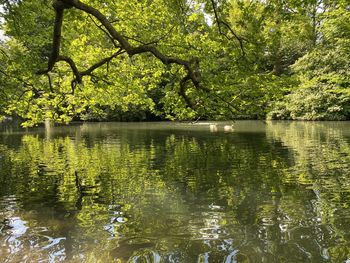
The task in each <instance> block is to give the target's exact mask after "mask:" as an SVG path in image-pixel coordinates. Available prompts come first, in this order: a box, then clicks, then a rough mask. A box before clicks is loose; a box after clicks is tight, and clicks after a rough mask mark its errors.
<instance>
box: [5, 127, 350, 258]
mask: <svg viewBox="0 0 350 263" xmlns="http://www.w3.org/2000/svg"><path fill="white" fill-rule="evenodd" d="M223 125H224V123H219V125H218V132H210V130H209V125H208V124H205V123H198V124H196V125H191V124H178V123H162V124H161V123H149V124H146V123H137V124H132V123H131V124H120V123H108V124H106V123H102V124H101V123H97V124H76V125H72V126H67V127H55V128H51V129H46V130H45V129H44V128H38V129H31V130H20V129H14V128H11V127H8V126H4V125H2V126H1V133H0V262H60V261H65V262H136V263H139V262H156V263H161V262H181V263H182V262H183V263H191V262H194V263H201V262H212V263H216V262H220V263H221V262H222V263H231V262H268V263H270V262H278V263H280V262H317V263H319V262H347V263H349V262H350V123H349V122H333V123H332V122H308V123H305V122H267V123H263V122H258V121H239V122H235V123H234V125H233V126H234V131H233V132H224V131H223Z"/></svg>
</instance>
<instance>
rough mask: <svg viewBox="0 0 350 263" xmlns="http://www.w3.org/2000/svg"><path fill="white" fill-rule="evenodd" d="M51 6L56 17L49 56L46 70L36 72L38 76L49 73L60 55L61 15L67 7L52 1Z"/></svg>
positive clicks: (59, 2)
mask: <svg viewBox="0 0 350 263" xmlns="http://www.w3.org/2000/svg"><path fill="white" fill-rule="evenodd" d="M52 6H53V8H54V9H55V12H56V17H55V24H54V31H53V39H52V50H51V55H50V57H49V62H48V65H47V69H45V70H40V71H38V72H37V73H38V74H46V73H48V72H49V71H51V70H52V69H53V67H54V65H55V63H56V62H57V59H58V56H59V54H60V46H61V36H62V23H63V14H64V9H65V8H67V6H66V5H65V4H64V3H62V2H61V1H54V2H53V4H52Z"/></svg>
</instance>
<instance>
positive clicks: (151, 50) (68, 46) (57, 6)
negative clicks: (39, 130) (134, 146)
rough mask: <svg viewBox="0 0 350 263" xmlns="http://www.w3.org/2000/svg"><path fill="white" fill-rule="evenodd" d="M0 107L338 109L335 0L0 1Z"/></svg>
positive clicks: (29, 114)
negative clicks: (0, 32)
mask: <svg viewBox="0 0 350 263" xmlns="http://www.w3.org/2000/svg"><path fill="white" fill-rule="evenodd" d="M0 10H1V19H0V24H1V25H0V26H1V31H2V34H3V35H4V36H3V37H1V40H0V111H1V112H0V113H1V115H2V116H14V117H19V118H21V119H22V120H23V121H24V123H23V125H25V126H32V125H35V124H37V123H40V122H43V121H44V120H46V119H51V120H53V121H55V122H70V121H72V120H75V119H80V120H150V119H171V120H172V119H180V120H184V119H187V120H194V119H198V118H201V119H234V118H236V119H237V118H255V119H262V118H266V117H267V118H271V119H297V120H348V119H350V106H349V105H350V88H349V83H350V24H349V21H350V6H349V3H348V1H347V0H337V1H334V0H307V1H296V0H287V1H281V0H268V1H258V0H222V1H218V0H192V1H188V0H137V1H136V0H132V1H96V0H84V1H79V0H54V1H49V0H0Z"/></svg>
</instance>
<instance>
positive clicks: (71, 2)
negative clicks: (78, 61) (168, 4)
mask: <svg viewBox="0 0 350 263" xmlns="http://www.w3.org/2000/svg"><path fill="white" fill-rule="evenodd" d="M53 7H54V9H55V12H56V18H55V25H54V35H53V48H52V52H51V55H50V58H49V62H48V68H47V69H46V70H42V71H39V72H38V73H39V74H45V73H47V72H49V71H51V70H52V69H53V66H54V65H55V63H56V62H57V61H58V60H59V59H60V58H61V59H62V56H60V55H59V50H60V42H61V28H62V22H63V15H64V10H65V9H67V8H76V9H79V10H81V11H83V12H85V13H87V14H89V15H91V16H93V17H94V18H96V19H97V20H98V21H99V22H100V23H101V25H102V26H103V27H104V28H105V29H106V31H107V32H108V33H109V35H110V36H111V37H112V38H113V39H114V40H116V41H117V42H118V43H119V44H120V46H121V49H123V50H125V52H126V53H127V54H128V55H129V56H130V57H131V56H134V55H137V54H141V53H151V54H152V55H153V56H154V57H156V58H157V59H159V60H160V61H162V63H163V64H165V65H170V64H177V65H181V66H183V67H184V69H185V71H186V72H187V75H188V77H189V79H190V80H191V81H192V83H193V85H194V86H195V87H196V88H197V89H200V90H206V91H209V90H208V89H207V88H205V87H204V86H203V85H201V75H200V72H199V59H191V60H183V59H180V58H177V57H171V56H167V55H165V54H163V53H162V52H160V51H159V50H158V49H157V48H156V47H154V46H152V45H148V44H146V45H140V46H136V47H134V46H132V45H131V44H130V43H129V41H128V40H127V39H126V38H125V37H124V36H122V34H120V33H119V32H118V31H117V30H116V29H115V28H114V26H113V25H112V24H111V23H110V22H109V21H108V19H107V17H106V16H105V15H103V14H102V13H101V12H100V11H99V10H97V9H95V8H93V7H91V6H89V5H87V4H85V3H82V2H81V1H79V0H56V1H54V4H53ZM63 58H65V59H63V60H64V61H66V62H67V63H69V65H70V66H71V68H72V70H73V72H74V74H75V76H76V78H77V81H78V82H79V81H80V78H81V73H79V71H78V70H77V69H76V67H74V66H75V64H74V62H73V61H72V60H69V59H67V57H63ZM103 64H104V63H102V64H101V65H103ZM101 65H99V64H98V65H95V67H94V69H96V68H97V67H99V66H101ZM87 71H88V70H87ZM78 73H79V74H78Z"/></svg>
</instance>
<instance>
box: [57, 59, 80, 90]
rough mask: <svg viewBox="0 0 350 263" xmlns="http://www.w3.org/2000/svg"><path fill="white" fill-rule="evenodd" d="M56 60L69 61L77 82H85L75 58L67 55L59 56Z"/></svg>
mask: <svg viewBox="0 0 350 263" xmlns="http://www.w3.org/2000/svg"><path fill="white" fill-rule="evenodd" d="M56 61H65V62H67V63H68V64H69V66H70V67H71V69H72V71H73V74H74V76H75V79H76V80H77V82H78V83H80V84H81V83H83V80H82V78H81V74H80V72H79V70H78V68H77V66H76V65H75V63H74V61H73V59H71V58H70V57H66V56H58V57H57V59H56Z"/></svg>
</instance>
